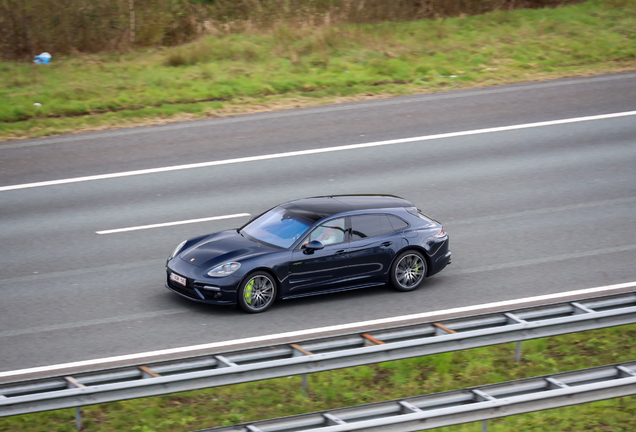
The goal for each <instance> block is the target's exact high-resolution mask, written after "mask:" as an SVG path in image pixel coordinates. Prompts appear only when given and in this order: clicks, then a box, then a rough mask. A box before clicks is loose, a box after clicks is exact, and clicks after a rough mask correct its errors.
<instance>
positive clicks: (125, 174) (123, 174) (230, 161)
mask: <svg viewBox="0 0 636 432" xmlns="http://www.w3.org/2000/svg"><path fill="white" fill-rule="evenodd" d="M633 115H636V111H627V112H621V113H613V114H601V115H595V116H587V117H576V118H569V119H562V120H550V121H544V122H537V123H526V124H520V125H512V126H501V127H494V128H487V129H475V130H469V131H462V132H450V133H444V134H437V135H425V136H419V137H412V138H401V139H394V140H387V141H376V142H369V143H362V144H351V145H344V146H337V147H325V148H320V149H312V150H300V151H292V152H285V153H274V154H269V155H261V156H249V157H242V158H236V159H225V160H219V161H210V162H201V163H195V164H187V165H175V166H168V167H162V168H150V169H143V170H136V171H125V172H119V173H111V174H100V175H92V176H86V177H75V178H69V179H61V180H51V181H43V182H37V183H25V184H19V185H11V186H1V187H0V192H2V191H10V190H17V189H29V188H35V187H42V186H53V185H61V184H67V183H79V182H86V181H92V180H105V179H112V178H119V177H129V176H135V175H143V174H155V173H160V172H168V171H178V170H186V169H193V168H204V167H211V166H217V165H229V164H236V163H244V162H254V161H261V160H269V159H279V158H286V157H294V156H305V155H311V154H319V153H329V152H335V151H343V150H356V149H361V148H368V147H379V146H386V145H394V144H404V143H410V142H416V141H430V140H437V139H443V138H455V137H460V136H468V135H478V134H485V133H493V132H503V131H511V130H518V129H528V128H535V127H543V126H554V125H561V124H568V123H580V122H585V121H593V120H604V119H610V118H617V117H626V116H633Z"/></svg>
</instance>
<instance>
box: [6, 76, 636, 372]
mask: <svg viewBox="0 0 636 432" xmlns="http://www.w3.org/2000/svg"><path fill="white" fill-rule="evenodd" d="M633 110H636V73H631V74H615V75H606V76H599V77H592V78H579V79H568V80H558V81H552V82H543V83H528V84H523V85H511V86H498V87H491V88H485V89H478V90H469V91H450V92H447V93H441V94H435V95H421V96H409V97H401V98H392V99H386V100H376V101H369V102H360V103H352V104H344V105H333V106H325V107H318V108H311V109H298V110H290V111H282V112H274V113H267V114H258V115H249V116H239V117H234V118H228V119H213V120H204V121H195V122H185V123H177V124H169V125H165V126H159V127H146V128H136V129H124V130H118V131H104V132H96V133H84V134H76V135H68V136H63V137H53V138H45V139H35V140H27V141H14V142H7V143H0V187H2V186H9V185H19V184H25V183H33V182H41V181H49V180H57V179H66V178H74V177H81V176H90V175H97V174H108V173H117V172H123V171H129V170H138V169H150V168H157V167H165V166H173V165H180V164H189V163H196V162H205V161H215V160H226V159H231V158H240V157H246V156H257V155H267V154H275V153H280V152H288V151H297V150H309V149H319V148H324V147H333V146H341V145H348V144H357V143H367V142H377V141H381V140H389V139H399V138H409V137H418V136H430V135H434V134H441V133H451V132H459V131H469V130H475V129H482V128H491V127H498V126H511V125H519V124H528V123H533V122H541V121H550V120H559V119H566V118H576V117H582V116H594V115H600V114H609V113H618V112H627V111H633ZM344 193H390V194H396V195H400V196H403V197H405V198H407V199H410V200H411V201H413V202H415V203H416V204H417V205H418V206H419V207H421V208H422V209H423V210H424V211H425V212H426V213H429V214H430V215H431V216H434V217H435V218H437V219H439V220H440V221H442V222H443V223H444V225H445V227H446V229H447V231H448V232H449V234H450V238H451V250H452V251H453V263H452V265H451V266H450V267H449V268H447V269H446V270H444V271H443V272H442V273H440V274H438V275H436V276H434V277H433V278H431V279H428V280H427V283H426V285H425V286H424V287H423V288H422V289H420V290H418V291H416V292H412V293H397V292H393V291H391V290H390V289H389V288H384V287H380V288H374V289H367V290H362V291H353V292H348V293H340V294H333V295H326V296H320V297H313V298H307V299H299V300H290V301H286V302H280V303H278V304H276V305H275V307H274V308H273V309H271V310H270V311H268V312H267V313H265V314H260V315H246V314H243V313H241V312H240V311H238V310H234V309H232V308H221V307H211V306H207V305H200V304H196V303H193V302H189V301H187V300H185V299H182V298H180V297H179V296H177V295H176V294H173V293H171V292H169V291H168V290H166V289H165V288H164V286H163V285H164V278H165V272H164V263H165V258H166V257H167V255H168V254H169V253H170V252H171V251H172V249H173V248H174V247H175V246H176V245H177V244H178V243H179V242H180V241H181V240H183V239H185V238H187V237H191V236H195V235H199V234H202V233H207V232H214V231H218V230H222V229H227V228H233V227H237V226H240V225H242V224H243V223H245V222H246V221H247V217H238V218H232V219H226V220H220V221H210V222H203V223H195V224H188V225H178V226H169V227H162V228H154V229H146V230H136V231H130V232H120V233H113V234H102V235H100V234H96V232H97V231H101V230H110V229H116V228H126V227H135V226H141V225H149V224H158V223H165V222H173V221H182V220H188V219H196V218H206V217H212V216H222V215H230V214H237V213H250V214H257V213H259V212H262V211H264V210H266V209H267V208H269V207H272V206H273V205H275V204H278V203H280V202H283V201H286V200H290V199H294V198H299V197H305V196H313V195H325V194H344ZM0 269H1V270H0V371H8V370H14V369H22V368H27V367H35V366H44V365H50V364H56V363H63V362H70V361H79V360H88V359H95V358H102V357H108V356H114V355H120V354H130V353H138V352H143V351H150V350H157V349H164V348H174V347H181V346H188V345H193V344H201V343H207V342H215V341H224V340H231V339H237V338H244V337H250V336H258V335H267V334H272V333H279V332H285V331H289V330H297V329H308V328H313V327H322V326H326V325H332V324H340V323H349V322H356V321H361V320H369V319H375V318H382V317H391V316H398V315H404V314H411V313H418V312H426V311H434V310H439V309H448V308H452V307H459V306H467V305H472V304H480V303H486V302H492V301H498V300H508V299H516V298H522V297H528V296H534V295H541V294H548V293H557V292H563V291H569V290H575V289H582V288H589V287H595V286H602V285H608V284H614V283H621V282H630V281H634V280H636V116H634V115H631V116H625V117H620V118H610V119H598V120H591V121H582V122H575V123H569V124H561V125H551V126H543V127H534V128H523V129H518V130H508V131H501V132H492V133H484V134H477V135H468V136H456V137H449V138H443V139H435V140H418V141H414V142H410V143H401V144H395V145H386V146H377V147H369V148H361V149H353V150H345V151H336V152H326V153H320V154H308V155H300V156H294V157H288V158H277V159H266V160H260V161H251V162H242V163H234V164H225V165H219V166H209V167H204V168H194V169H186V170H175V171H170V172H160V173H152V174H145V175H137V176H129V177H121V178H112V179H103V180H94V181H85V182H76V183H70V184H59V185H51V186H43V187H30V188H24V189H18V190H4V191H2V190H0Z"/></svg>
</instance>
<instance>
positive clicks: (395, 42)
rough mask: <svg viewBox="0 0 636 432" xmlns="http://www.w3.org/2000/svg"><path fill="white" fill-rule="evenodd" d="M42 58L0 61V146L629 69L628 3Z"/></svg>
mask: <svg viewBox="0 0 636 432" xmlns="http://www.w3.org/2000/svg"><path fill="white" fill-rule="evenodd" d="M53 54H54V59H53V61H52V63H51V64H49V65H35V64H24V63H17V62H4V63H0V96H2V97H0V140H2V141H5V140H10V139H19V138H28V137H37V136H44V135H53V134H60V133H67V132H76V131H85V130H99V129H104V128H114V127H126V126H137V125H144V124H157V123H162V122H168V121H179V120H187V119H196V118H205V117H215V116H225V115H232V114H239V113H248V112H258V111H265V110H272V109H281V108H293V107H300V106H309V105H318V104H325V103H334V102H339V101H343V100H360V99H367V98H378V97H388V96H395V95H402V94H414V93H429V92H437V91H444V90H449V89H460V88H471V87H478V86H486V85H493V84H505V83H513V82H521V81H532V80H545V79H553V78H559V77H566V76H578V75H591V74H597V73H605V72H616V71H624V70H634V69H636V0H606V1H602V0H590V1H588V2H585V3H582V4H578V5H575V6H567V7H561V8H557V9H541V10H519V11H512V12H503V11H497V12H493V13H489V14H485V15H480V16H470V17H462V18H451V19H446V20H425V21H416V22H400V23H391V22H386V23H382V24H378V25H337V26H322V27H318V28H312V27H289V26H284V25H281V26H279V27H277V28H276V29H274V30H273V31H271V32H269V33H243V34H234V35H227V36H220V35H219V36H208V37H205V38H202V39H200V40H199V41H197V42H194V43H191V44H188V45H185V46H181V47H176V48H171V49H154V50H149V51H135V52H128V53H124V54H115V53H111V54H103V55H78V56H71V57H57V56H55V53H53ZM36 103H38V104H41V106H36V105H34V104H36Z"/></svg>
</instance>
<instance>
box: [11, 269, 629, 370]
mask: <svg viewBox="0 0 636 432" xmlns="http://www.w3.org/2000/svg"><path fill="white" fill-rule="evenodd" d="M625 288H636V281H634V282H626V283H621V284H616V285H607V286H602V287H596V288H587V289H582V290H576V291H567V292H562V293H557V294H547V295H542V296H536V297H527V298H521V299H515V300H505V301H500V302H494V303H486V304H481V305H473V306H464V307H459V308H454V309H447V310H441V311H434V312H424V313H419V314H412V315H403V316H397V317H391V318H382V319H376V320H370V321H362V322H356V323H349V324H340V325H334V326H329V327H322V328H317V329H306V330H297V331H292V332H287V333H279V334H273V335H267V336H256V337H251V338H245V339H236V340H231V341H225V342H214V343H209V344H202V345H193V346H188V347H181V348H171V349H164V350H159V351H150V352H145V353H137V354H127V355H121V356H115V357H107V358H102V359H94V360H84V361H78V362H72V363H63V364H58V365H51V366H40V367H34V368H29V369H19V370H15V371H8V372H0V378H4V377H13V376H17V375H25V374H31V373H38V372H51V371H55V370H62V369H69V368H77V367H84V366H91V365H104V366H105V367H106V365H107V364H108V363H114V362H120V361H127V360H135V359H144V360H145V361H152V360H149V359H150V358H151V357H159V356H164V355H170V354H186V353H188V352H194V351H200V350H206V349H212V348H228V349H231V348H232V346H236V345H244V344H250V343H256V342H267V341H271V340H279V339H282V338H291V337H294V338H296V337H305V338H314V337H318V336H320V335H321V334H324V333H332V332H334V331H347V330H351V329H360V328H364V327H369V326H375V325H384V324H391V325H394V326H399V325H400V323H403V322H405V321H406V322H408V321H411V320H421V319H430V320H432V319H434V318H435V317H436V316H444V315H449V314H455V313H464V312H474V313H475V314H478V313H479V312H480V311H484V310H488V309H492V308H500V307H504V306H505V307H508V306H517V307H523V305H524V304H528V303H533V302H537V301H546V300H550V301H557V300H561V301H566V300H565V299H567V298H568V297H574V296H581V295H590V296H592V295H594V294H599V295H601V294H604V295H610V294H611V293H612V291H617V290H623V289H625Z"/></svg>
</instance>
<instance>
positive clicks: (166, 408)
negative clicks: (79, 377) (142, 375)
mask: <svg viewBox="0 0 636 432" xmlns="http://www.w3.org/2000/svg"><path fill="white" fill-rule="evenodd" d="M635 338H636V325H629V326H621V327H614V328H609V329H603V330H595V331H588V332H581V333H574V334H570V335H563V336H558V337H552V338H544V339H537V340H532V341H526V342H523V345H522V349H523V351H522V352H523V358H522V361H521V362H519V363H517V362H515V360H514V350H515V345H514V344H504V345H498V346H493V347H485V348H478V349H472V350H466V351H458V352H453V353H444V354H438V355H433V356H427V357H418V358H412V359H407V360H400V361H393V362H386V363H379V364H373V365H368V366H360V367H355V368H348V369H342V370H337V371H328V372H321V373H315V374H312V375H310V377H309V391H308V393H307V394H305V393H304V392H303V391H302V389H301V378H300V377H299V376H294V377H288V378H281V379H274V380H267V381H261V382H255V383H246V384H240V385H234V386H227V387H219V388H212V389H206V390H199V391H191V392H184V393H179V394H172V395H166V396H158V397H152V398H146V399H137V400H131V401H124V402H114V403H109V404H101V405H94V406H89V407H85V408H84V430H86V431H96V432H110V431H123V430H127V431H141V432H164V431H166V432H177V431H191V430H195V429H203V428H209V427H216V426H222V425H230V424H235V423H241V422H249V421H255V420H262V419H269V418H275V417H281V416H288V415H295V414H302V413H307V412H314V411H322V410H329V409H334V408H341V407H344V406H351V405H359V404H363V403H371V402H380V401H385V400H390V399H397V398H403V397H408V396H417V395H421V394H429V393H436V392H441V391H446V390H453V389H461V388H465V387H470V386H477V385H484V384H491V383H496V382H503V381H509V380H515V379H520V378H529V377H533V376H540V375H546V374H552V373H558V372H564V371H570V370H576V369H583V368H588V367H594V366H604V365H606V364H610V363H620V362H626V361H633V360H634V358H636V345H634V344H633V343H631V341H633V340H634V339H635ZM626 342H628V343H626ZM74 413H75V411H74V410H73V409H67V410H59V411H51V412H46V413H38V414H30V415H22V416H15V417H9V418H3V419H0V431H2V432H9V431H17V430H19V431H24V432H45V431H46V432H49V431H59V432H62V431H68V432H71V431H73V430H75V429H74ZM438 430H439V431H445V432H475V431H477V430H481V424H466V425H459V426H453V427H447V428H441V429H438ZM488 430H489V431H490V432H504V431H510V430H514V431H516V432H534V431H542V432H556V431H559V432H574V431H588V432H605V431H612V432H632V431H634V430H636V397H624V398H618V399H611V400H606V401H600V402H595V403H590V404H584V405H576V406H572V407H566V408H558V409H554V410H548V411H540V412H534V413H529V414H524V415H518V416H512V417H506V418H500V419H495V420H491V421H489V424H488Z"/></svg>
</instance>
